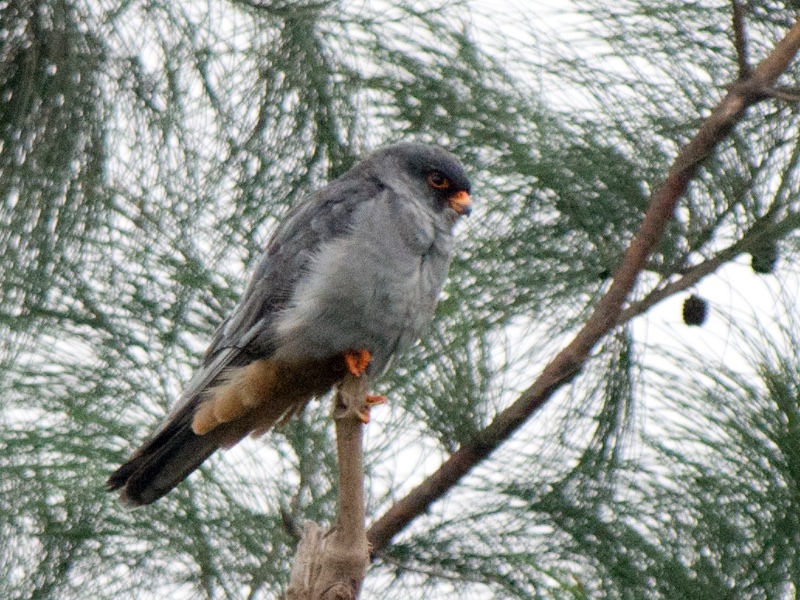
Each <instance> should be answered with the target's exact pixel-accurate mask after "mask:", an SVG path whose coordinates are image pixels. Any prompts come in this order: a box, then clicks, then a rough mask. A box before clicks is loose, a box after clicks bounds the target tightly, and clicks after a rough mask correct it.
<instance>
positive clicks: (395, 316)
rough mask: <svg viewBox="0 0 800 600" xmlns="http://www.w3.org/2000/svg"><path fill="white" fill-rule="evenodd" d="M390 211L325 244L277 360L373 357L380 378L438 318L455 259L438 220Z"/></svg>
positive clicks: (289, 317) (281, 330) (285, 322)
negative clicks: (363, 352) (362, 352)
mask: <svg viewBox="0 0 800 600" xmlns="http://www.w3.org/2000/svg"><path fill="white" fill-rule="evenodd" d="M403 216H404V215H398V214H397V213H396V212H394V213H392V211H386V212H384V213H383V214H380V213H379V214H377V215H373V217H374V218H373V219H367V220H365V222H364V223H362V226H360V227H354V228H353V229H352V230H351V231H350V232H349V233H348V234H347V235H345V236H342V237H339V238H336V239H334V240H331V241H329V242H327V243H324V244H322V245H321V247H320V248H319V250H318V252H317V253H316V254H315V256H314V257H313V259H312V260H311V262H310V266H309V268H308V270H307V271H306V273H305V274H304V275H303V276H302V277H301V279H300V280H299V281H298V283H297V285H296V287H295V290H294V291H293V294H292V300H291V302H290V304H289V306H288V308H286V309H285V310H284V311H283V313H282V314H281V315H280V317H279V318H278V320H277V322H276V338H277V339H278V350H277V351H276V355H275V356H276V358H278V359H286V360H319V359H323V358H326V357H329V356H332V355H336V354H340V353H342V352H345V351H347V350H351V349H361V348H364V349H367V350H369V351H370V352H371V353H372V356H373V363H372V365H371V370H372V371H373V372H380V371H382V370H383V369H384V368H385V366H386V365H387V364H388V362H389V359H390V358H391V356H392V355H393V354H394V353H395V352H396V351H397V350H398V349H401V348H402V347H403V346H406V345H408V344H410V343H413V341H415V340H416V339H417V338H418V336H419V335H420V333H421V331H422V330H423V329H424V328H425V326H427V324H428V322H429V321H430V319H431V318H432V316H433V310H434V307H435V305H436V300H437V298H438V295H439V293H440V291H441V288H442V284H443V283H444V278H445V276H446V274H447V269H448V266H449V263H450V259H451V256H452V239H451V237H450V235H449V231H447V230H443V229H440V228H437V227H436V226H435V223H434V221H433V219H428V220H427V221H426V220H425V219H424V218H420V217H419V216H415V217H414V218H412V219H403V218H402V217H403Z"/></svg>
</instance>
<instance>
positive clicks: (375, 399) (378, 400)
mask: <svg viewBox="0 0 800 600" xmlns="http://www.w3.org/2000/svg"><path fill="white" fill-rule="evenodd" d="M387 402H388V400H387V399H386V396H375V395H372V394H368V395H367V406H377V405H378V404H386V403H387Z"/></svg>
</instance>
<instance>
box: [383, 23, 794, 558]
mask: <svg viewBox="0 0 800 600" xmlns="http://www.w3.org/2000/svg"><path fill="white" fill-rule="evenodd" d="M798 47H800V20H798V21H797V22H795V24H794V25H793V26H792V28H791V29H790V30H789V31H788V33H787V34H786V36H785V37H784V38H783V39H782V40H781V41H780V42H778V44H777V45H776V47H775V49H774V50H773V51H772V52H771V53H770V55H769V56H768V57H767V58H766V59H765V60H764V61H763V62H762V63H761V64H760V65H759V66H758V67H757V68H756V69H755V70H753V71H752V72H751V73H750V74H749V75H748V77H747V78H746V79H743V80H740V81H737V82H736V83H734V84H733V85H731V86H730V87H729V89H728V93H727V95H726V96H725V98H724V99H723V100H722V101H721V102H720V103H719V105H717V107H716V108H715V109H714V111H713V112H712V114H711V115H710V116H709V118H708V119H707V120H706V121H705V123H704V124H703V126H702V127H701V128H700V130H699V131H698V132H697V135H696V136H695V137H694V138H693V139H692V140H691V141H690V142H689V144H687V145H686V146H685V147H684V148H683V149H682V150H681V152H680V154H679V155H678V157H677V158H676V159H675V162H674V163H673V166H672V168H671V169H670V172H669V174H668V176H667V179H666V180H665V181H664V183H663V185H662V186H661V187H660V188H658V189H657V190H656V191H655V192H654V194H653V195H652V196H651V199H650V203H649V206H648V209H647V212H646V214H645V216H644V219H643V220H642V223H641V225H640V227H639V231H638V232H637V234H636V236H635V237H634V239H633V240H632V242H631V244H630V246H629V247H628V249H627V251H626V253H625V256H624V258H623V261H622V264H621V266H620V268H619V270H618V271H617V274H616V275H615V277H614V281H613V282H612V284H611V286H610V287H609V290H608V292H606V294H605V295H604V296H603V297H602V298H601V299H600V302H599V303H598V305H597V308H596V309H595V311H594V313H593V314H592V315H591V316H590V318H589V319H588V320H587V322H586V324H585V325H584V327H583V328H582V329H581V331H580V332H579V333H578V334H577V335H576V336H575V338H574V339H573V340H572V342H571V343H570V344H568V345H567V346H566V347H565V348H564V349H563V350H562V351H561V352H559V353H558V355H557V356H556V357H555V358H554V359H553V360H552V361H551V362H550V363H549V364H548V365H547V366H546V367H545V368H544V370H543V371H542V373H541V375H540V376H539V378H538V379H536V381H535V382H534V383H533V385H531V387H530V388H528V389H527V390H525V391H524V392H523V393H522V395H521V396H520V397H519V398H518V399H517V400H516V401H515V402H514V403H513V404H512V405H511V406H509V407H508V408H507V409H506V410H504V411H503V412H502V413H500V414H499V415H498V416H497V417H496V418H495V420H494V421H493V422H492V423H490V424H489V425H488V426H487V427H486V428H484V429H483V430H481V431H480V432H478V433H477V434H476V435H475V437H474V438H472V439H471V440H469V441H467V442H465V443H464V444H463V445H462V446H461V447H460V448H459V449H458V450H457V451H456V452H454V453H453V454H452V455H451V456H450V457H449V458H448V459H447V460H446V461H445V462H444V463H443V464H442V465H441V466H440V467H439V469H438V470H437V471H436V472H435V473H433V474H432V475H431V476H430V477H428V478H427V479H426V480H425V481H423V482H422V483H421V484H420V485H419V486H417V487H416V488H414V489H413V490H412V491H411V492H410V493H409V494H408V495H407V496H406V497H405V498H402V499H401V500H399V501H398V502H397V503H396V504H395V505H394V506H392V507H391V508H390V509H389V510H388V511H387V512H386V513H385V514H384V515H383V516H382V517H380V518H379V519H378V520H377V521H376V522H375V523H374V524H373V525H372V526H371V527H370V529H369V531H368V533H367V535H368V537H369V540H370V542H371V543H372V546H373V550H374V551H375V552H379V551H381V550H383V549H384V548H385V547H386V546H387V545H388V544H389V542H390V541H391V540H392V538H393V537H394V536H395V535H397V534H398V533H399V532H400V531H402V530H403V529H404V528H405V527H406V526H407V525H408V524H409V523H411V521H413V520H414V519H415V518H416V517H418V516H419V515H421V514H423V513H424V512H425V511H427V510H428V508H429V507H430V505H431V504H433V503H434V502H435V501H436V500H438V499H439V498H441V497H442V496H443V495H444V494H445V493H446V492H447V491H448V490H450V489H451V488H452V487H454V486H455V485H456V484H457V483H458V482H459V481H460V479H461V478H462V477H464V475H466V474H467V473H469V471H470V470H471V469H472V468H474V467H475V466H476V465H477V464H478V463H480V462H481V461H482V460H483V459H485V458H486V457H487V456H489V454H491V453H492V452H493V451H494V450H495V449H496V448H497V447H498V446H499V445H500V444H501V443H503V442H504V441H505V440H507V439H508V438H509V437H510V436H511V434H512V433H514V432H515V431H516V430H517V429H518V428H519V427H520V426H521V425H522V424H523V423H524V422H525V421H526V420H527V419H528V418H529V417H530V416H531V415H532V414H533V413H534V412H536V411H537V410H538V409H539V408H540V407H541V406H542V405H543V404H545V402H547V401H548V400H549V399H550V397H551V396H552V395H553V393H554V392H555V391H556V390H557V389H559V388H560V387H562V386H563V385H564V384H566V383H568V382H569V381H571V380H572V379H573V378H574V377H575V375H576V374H577V373H579V372H580V370H581V368H582V366H583V363H584V362H585V361H586V359H587V357H588V356H589V352H590V351H591V350H592V349H593V348H594V346H595V345H596V344H597V342H598V341H599V340H600V339H601V338H602V337H603V336H604V335H605V334H607V333H608V332H609V331H610V330H611V329H612V328H614V327H615V326H616V324H617V323H618V321H619V318H620V315H621V314H622V308H623V303H624V302H625V299H626V298H627V297H628V295H629V294H630V291H631V290H632V289H633V286H634V284H635V283H636V280H637V279H638V277H639V273H640V272H641V271H642V269H643V267H644V265H645V262H646V260H647V257H648V256H649V254H650V253H651V252H652V251H653V249H654V248H655V247H656V245H657V244H658V243H659V241H660V240H661V237H662V235H663V232H664V228H665V227H666V225H667V223H668V222H669V220H670V219H671V218H672V215H673V211H674V210H675V206H676V205H677V203H678V200H679V199H680V198H681V196H682V195H683V194H684V192H685V191H686V188H687V186H688V185H689V182H690V181H691V180H692V178H693V176H694V175H695V173H696V171H697V168H698V166H699V165H700V164H701V162H702V161H703V160H704V159H705V158H706V157H707V156H709V155H710V154H711V152H712V151H713V150H714V148H715V147H716V145H717V144H718V143H719V142H720V141H721V140H723V139H724V138H725V136H726V135H728V133H729V132H730V131H731V129H732V128H733V127H734V125H736V123H737V122H739V121H740V120H741V119H742V117H743V115H744V113H745V111H746V109H747V108H748V107H749V106H751V105H753V104H755V103H757V102H759V101H761V100H763V99H764V98H766V97H768V96H769V93H768V91H769V89H770V88H771V86H772V85H773V84H774V82H775V81H776V79H777V78H778V76H779V75H780V74H781V73H783V72H784V71H785V69H786V68H787V67H788V65H789V63H790V62H791V61H792V59H793V58H794V56H795V54H796V53H797V50H798Z"/></svg>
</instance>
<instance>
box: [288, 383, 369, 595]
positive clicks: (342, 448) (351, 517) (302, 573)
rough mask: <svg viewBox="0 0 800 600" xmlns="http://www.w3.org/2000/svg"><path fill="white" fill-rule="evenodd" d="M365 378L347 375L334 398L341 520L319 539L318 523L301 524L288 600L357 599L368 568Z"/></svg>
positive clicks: (367, 408)
mask: <svg viewBox="0 0 800 600" xmlns="http://www.w3.org/2000/svg"><path fill="white" fill-rule="evenodd" d="M368 385H369V378H368V377H367V376H366V375H362V376H361V377H358V378H356V377H353V376H351V375H347V376H346V377H345V379H344V381H343V382H342V383H341V384H340V385H339V387H338V390H337V393H336V397H335V398H334V411H333V418H334V421H335V423H336V452H337V458H338V463H339V517H338V519H337V522H336V526H335V527H334V528H333V530H332V531H331V532H330V533H329V534H328V535H327V536H323V535H322V534H321V532H320V529H319V527H318V526H317V525H315V524H313V523H311V524H307V525H306V526H305V530H304V532H303V538H302V540H301V543H300V544H299V546H298V549H297V553H296V554H295V562H294V566H293V567H292V576H291V582H290V585H289V590H288V591H287V594H286V598H287V600H355V599H356V598H358V595H359V593H360V591H361V584H362V582H363V581H364V576H365V575H366V573H367V567H369V551H368V545H367V535H366V531H365V526H364V522H365V515H364V459H363V451H362V438H363V429H364V423H363V422H362V420H361V417H360V416H359V415H363V414H365V413H366V412H367V411H368V410H369V405H368V403H367V387H368Z"/></svg>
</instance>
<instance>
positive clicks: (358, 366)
mask: <svg viewBox="0 0 800 600" xmlns="http://www.w3.org/2000/svg"><path fill="white" fill-rule="evenodd" d="M371 360H372V354H370V352H369V350H366V349H364V348H362V349H361V350H348V351H347V352H345V353H344V362H345V364H346V365H347V370H348V371H350V373H352V374H353V377H361V375H363V374H364V371H366V370H367V367H368V366H369V362H370V361H371Z"/></svg>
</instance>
